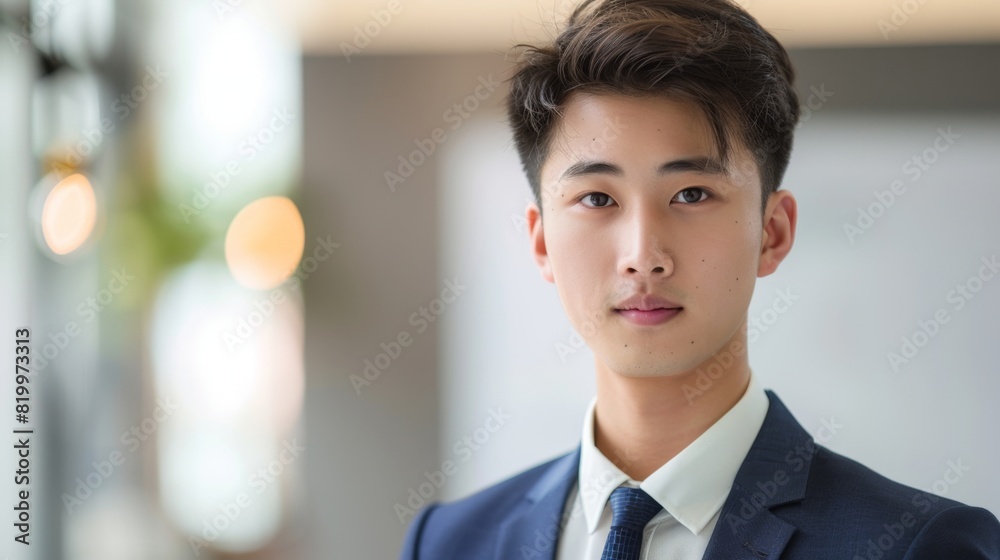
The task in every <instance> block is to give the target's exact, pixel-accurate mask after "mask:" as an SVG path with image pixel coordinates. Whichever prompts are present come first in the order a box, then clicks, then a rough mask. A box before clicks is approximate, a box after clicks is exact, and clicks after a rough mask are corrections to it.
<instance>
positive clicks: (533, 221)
mask: <svg viewBox="0 0 1000 560" xmlns="http://www.w3.org/2000/svg"><path fill="white" fill-rule="evenodd" d="M524 215H525V218H527V220H528V237H529V239H530V241H531V257H532V258H533V259H534V260H535V264H536V265H538V271H539V272H541V274H542V278H544V279H545V280H546V281H548V282H552V283H553V284H554V283H555V278H554V276H552V263H551V262H549V253H548V249H546V247H545V228H544V227H543V225H542V213H541V211H540V210H539V209H538V205H537V204H535V203H534V202H529V203H528V207H527V208H526V209H525V211H524Z"/></svg>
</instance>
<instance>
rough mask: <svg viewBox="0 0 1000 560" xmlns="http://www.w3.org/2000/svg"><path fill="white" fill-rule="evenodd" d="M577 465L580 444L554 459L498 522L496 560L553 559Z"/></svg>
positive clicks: (577, 469) (578, 464)
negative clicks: (512, 511)
mask: <svg viewBox="0 0 1000 560" xmlns="http://www.w3.org/2000/svg"><path fill="white" fill-rule="evenodd" d="M579 467H580V446H577V448H576V449H575V450H574V451H572V452H570V453H568V454H566V455H563V456H562V457H560V458H558V459H556V460H555V461H554V462H553V463H552V465H551V466H550V467H549V468H548V469H547V470H546V472H545V474H544V475H542V477H541V479H539V481H538V482H537V483H536V484H535V485H534V486H533V487H532V488H531V490H530V491H529V492H528V493H527V494H526V495H525V498H524V500H523V501H522V503H521V507H520V509H519V510H518V511H517V512H516V513H515V514H514V515H512V516H510V518H508V519H507V520H506V521H505V522H504V523H503V524H502V525H501V526H500V536H499V538H498V540H497V550H496V558H497V560H509V559H510V558H522V559H529V558H535V559H539V560H555V555H556V544H558V542H559V535H560V534H561V533H562V526H563V523H562V515H563V508H564V506H565V504H566V499H567V497H568V496H569V491H570V490H571V489H572V488H573V484H574V483H575V482H576V478H577V473H578V472H579Z"/></svg>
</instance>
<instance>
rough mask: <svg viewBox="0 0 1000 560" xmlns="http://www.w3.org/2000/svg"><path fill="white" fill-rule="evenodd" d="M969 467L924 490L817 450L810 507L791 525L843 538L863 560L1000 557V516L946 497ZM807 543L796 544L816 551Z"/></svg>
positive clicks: (956, 467)
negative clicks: (866, 559) (905, 557)
mask: <svg viewBox="0 0 1000 560" xmlns="http://www.w3.org/2000/svg"><path fill="white" fill-rule="evenodd" d="M965 468H966V467H965V466H964V465H963V464H962V463H961V461H957V460H956V461H952V462H949V463H947V469H948V470H947V471H944V473H943V475H942V478H941V479H940V482H932V483H931V484H930V485H929V489H928V490H921V489H918V488H915V487H912V486H908V485H906V484H903V483H900V482H897V481H895V480H892V479H891V478H889V477H887V476H885V475H882V474H880V473H878V472H876V471H875V470H873V469H872V468H869V467H868V466H866V465H864V464H862V463H860V462H858V461H856V460H854V459H851V458H849V457H847V456H844V455H841V454H839V453H836V452H834V451H832V450H830V449H828V448H826V447H823V446H821V445H816V446H815V451H814V456H813V458H812V461H811V463H810V467H809V478H808V484H807V488H806V494H805V496H804V500H803V502H802V503H801V507H798V508H793V510H794V511H795V512H796V513H793V514H790V518H789V519H787V520H788V521H790V522H792V523H793V524H794V525H797V526H798V527H799V528H800V529H804V531H803V534H804V535H817V534H820V535H822V534H833V535H837V539H838V540H839V541H840V542H841V544H842V545H847V546H848V547H849V548H851V549H852V551H853V553H854V554H856V555H857V556H858V557H860V558H876V557H878V558H895V557H897V556H896V554H899V557H902V556H903V554H902V553H903V552H906V551H909V553H910V554H911V555H910V556H907V557H908V558H910V557H912V558H934V557H935V556H934V553H936V552H941V553H942V554H944V553H945V552H947V554H951V555H953V554H955V553H956V552H957V551H961V552H963V553H967V554H968V557H969V558H997V557H998V555H1000V522H998V520H997V518H996V516H995V515H993V514H992V513H991V512H990V511H988V510H986V509H985V508H981V507H974V506H970V505H966V504H964V503H962V502H959V501H957V500H954V499H951V498H946V497H943V496H942V495H940V494H944V493H947V491H948V489H949V487H950V485H952V484H955V483H957V482H958V481H959V480H960V479H961V476H962V475H963V474H964V469H965ZM935 492H936V493H935ZM790 511H791V510H790ZM776 513H777V512H776ZM779 515H780V514H779ZM809 540H811V539H810V538H809V537H805V538H804V539H800V541H799V543H798V544H800V545H807V548H808V547H811V546H812V545H814V544H815V543H808V542H805V541H809ZM848 543H849V544H848ZM962 547H966V548H962ZM793 548H794V547H793ZM890 550H892V551H893V553H890V552H889V551H890ZM946 556H947V555H946ZM952 557H954V556H952Z"/></svg>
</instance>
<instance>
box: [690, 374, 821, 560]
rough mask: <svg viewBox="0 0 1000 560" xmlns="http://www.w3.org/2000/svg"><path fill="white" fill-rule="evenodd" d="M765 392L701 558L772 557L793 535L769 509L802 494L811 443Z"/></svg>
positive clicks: (771, 394)
mask: <svg viewBox="0 0 1000 560" xmlns="http://www.w3.org/2000/svg"><path fill="white" fill-rule="evenodd" d="M766 393H767V397H768V399H769V400H770V406H769V407H768V410H767V417H766V418H765V419H764V424H763V425H762V426H761V429H760V433H758V434H757V438H756V439H755V440H754V442H753V446H752V447H751V448H750V452H749V453H747V456H746V458H745V459H744V460H743V465H742V466H741V467H740V470H739V472H737V473H736V480H735V481H734V482H733V488H732V490H731V491H730V493H729V496H728V497H727V498H726V503H725V504H723V506H722V511H721V512H720V513H719V521H718V523H717V524H716V526H715V530H714V531H713V533H712V538H711V540H710V541H709V543H708V549H707V550H706V551H705V556H704V558H705V559H714V558H725V559H736V560H740V559H747V560H750V559H753V560H759V559H761V558H769V559H777V558H779V557H780V556H781V553H782V551H783V550H784V549H785V546H786V545H787V544H788V541H789V539H791V537H792V534H794V533H795V526H794V525H792V524H790V523H787V522H786V521H783V520H782V519H780V518H778V517H777V516H776V515H774V514H773V513H772V512H771V509H772V508H774V507H777V506H780V505H784V504H790V503H794V502H798V501H801V500H802V499H803V498H804V497H805V493H806V485H807V483H808V480H809V467H810V465H811V462H812V457H813V455H814V454H815V452H816V447H815V444H814V443H813V439H812V436H810V435H809V434H808V433H807V432H806V431H805V430H804V429H803V428H802V426H801V425H800V424H799V423H798V422H797V421H796V420H795V418H794V417H793V416H792V413H791V412H789V411H788V408H786V407H785V405H784V403H782V402H781V399H779V398H778V396H777V395H775V394H774V392H772V391H766Z"/></svg>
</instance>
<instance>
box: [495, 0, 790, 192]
mask: <svg viewBox="0 0 1000 560" xmlns="http://www.w3.org/2000/svg"><path fill="white" fill-rule="evenodd" d="M514 48H515V49H520V50H521V53H520V54H521V56H520V58H519V64H518V66H517V67H516V68H515V72H514V75H513V77H512V78H511V79H510V82H511V83H510V93H509V97H508V100H507V112H508V118H509V121H510V125H511V128H512V130H513V135H514V143H515V145H516V147H517V151H518V154H519V155H520V158H521V163H522V165H523V166H524V172H525V174H526V175H527V177H528V182H529V183H530V185H531V189H532V191H533V193H534V195H535V200H536V202H537V203H538V205H539V208H541V205H542V200H541V177H540V175H541V168H542V164H543V163H544V162H545V159H546V158H547V157H548V152H549V147H550V146H549V145H550V143H551V137H552V131H553V129H554V128H555V125H556V123H557V117H558V116H559V115H560V114H561V109H562V106H563V104H564V103H565V101H566V99H567V97H568V96H569V95H570V94H571V93H573V92H588V93H598V94H601V93H616V94H625V95H632V96H650V95H653V96H663V97H668V98H676V99H679V100H682V101H688V102H690V103H693V104H694V105H695V106H697V107H699V108H700V109H701V110H702V111H703V114H704V115H705V116H706V118H707V119H708V121H709V123H710V125H711V128H712V131H713V134H714V136H715V143H716V148H717V151H718V157H719V158H720V159H721V160H722V162H723V163H725V164H727V165H728V162H729V161H730V156H729V154H730V150H731V147H732V145H733V142H734V141H738V142H739V143H740V144H742V145H743V146H745V147H746V148H747V149H749V151H750V153H751V154H752V156H753V159H754V160H755V162H756V163H757V167H758V169H759V171H760V180H761V212H763V210H764V208H765V207H766V205H767V200H768V198H769V196H770V194H771V193H772V192H774V191H776V190H778V188H779V186H780V185H781V180H782V177H783V176H784V174H785V170H786V169H787V167H788V161H789V159H790V157H791V152H792V139H793V134H794V132H795V127H796V124H797V123H798V120H799V99H798V95H797V94H796V92H795V88H794V85H793V84H794V81H795V70H794V68H793V67H792V64H791V61H790V59H789V57H788V52H787V51H786V50H785V48H784V47H783V46H782V45H781V44H780V43H778V41H777V39H775V38H774V36H773V35H771V34H770V33H769V32H768V31H766V30H765V29H764V28H763V27H761V26H760V24H759V23H758V22H757V20H756V19H754V18H753V17H752V16H751V15H750V14H748V13H747V12H746V11H745V10H744V9H743V8H742V7H741V6H739V5H738V4H736V3H735V2H733V1H731V0H585V1H584V2H583V3H582V4H580V5H579V6H578V7H577V8H576V9H575V10H574V11H573V13H572V15H571V16H570V18H569V21H568V23H567V25H566V27H565V29H563V31H562V32H561V33H560V34H559V35H558V37H556V39H555V41H554V43H553V44H551V45H546V46H541V47H538V46H532V45H525V44H518V45H515V47H514Z"/></svg>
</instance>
